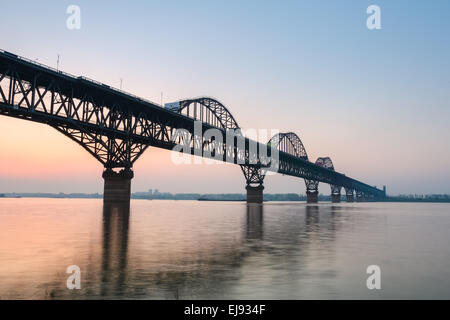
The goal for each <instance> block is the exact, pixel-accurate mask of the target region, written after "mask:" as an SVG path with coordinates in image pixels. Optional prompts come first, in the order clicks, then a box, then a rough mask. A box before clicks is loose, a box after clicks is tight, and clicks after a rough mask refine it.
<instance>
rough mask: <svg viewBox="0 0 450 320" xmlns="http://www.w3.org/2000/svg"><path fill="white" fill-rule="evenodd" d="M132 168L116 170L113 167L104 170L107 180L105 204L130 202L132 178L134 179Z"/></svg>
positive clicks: (104, 176) (104, 196)
mask: <svg viewBox="0 0 450 320" xmlns="http://www.w3.org/2000/svg"><path fill="white" fill-rule="evenodd" d="M133 176H134V174H133V171H132V170H125V169H124V170H121V171H120V172H115V171H113V170H111V169H106V170H105V171H104V172H103V179H104V180H105V188H104V192H103V203H104V204H105V205H111V204H114V205H115V204H124V205H127V204H128V205H129V204H130V196H131V179H133Z"/></svg>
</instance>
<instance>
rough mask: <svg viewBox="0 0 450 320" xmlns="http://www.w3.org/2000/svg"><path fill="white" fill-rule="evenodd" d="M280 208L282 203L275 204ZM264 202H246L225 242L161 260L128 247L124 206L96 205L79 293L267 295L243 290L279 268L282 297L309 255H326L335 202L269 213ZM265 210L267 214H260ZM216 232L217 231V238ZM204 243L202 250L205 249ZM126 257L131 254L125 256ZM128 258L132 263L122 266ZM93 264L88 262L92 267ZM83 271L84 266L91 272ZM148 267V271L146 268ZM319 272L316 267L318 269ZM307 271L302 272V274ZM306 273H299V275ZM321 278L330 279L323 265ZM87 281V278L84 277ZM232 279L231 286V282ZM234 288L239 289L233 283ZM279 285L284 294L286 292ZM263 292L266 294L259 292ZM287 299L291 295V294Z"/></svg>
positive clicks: (177, 296) (164, 296)
mask: <svg viewBox="0 0 450 320" xmlns="http://www.w3.org/2000/svg"><path fill="white" fill-rule="evenodd" d="M280 206H281V207H283V205H280ZM275 208H276V209H277V210H279V208H278V207H277V206H274V205H272V204H266V205H258V204H250V205H246V209H245V210H246V213H245V219H244V220H243V222H242V231H243V232H242V236H241V238H240V239H239V240H238V241H234V242H232V243H230V244H227V245H221V244H220V242H218V243H212V244H208V243H206V244H205V246H206V247H207V249H206V250H203V249H202V250H200V248H199V249H198V250H196V248H192V252H190V255H189V256H188V258H187V259H186V257H184V256H182V255H180V256H179V257H177V256H175V257H173V258H171V260H170V261H164V262H163V261H162V262H161V265H160V266H158V265H138V264H137V263H136V259H137V258H136V254H137V255H139V253H137V252H136V251H135V250H133V252H132V253H130V246H129V233H130V210H129V208H128V207H124V206H120V205H118V206H114V205H112V206H105V207H104V208H103V224H102V229H103V232H102V248H101V275H100V276H99V277H96V278H95V279H94V278H93V279H91V280H90V282H96V281H97V282H100V283H97V284H95V285H94V284H92V283H91V284H89V283H88V286H89V285H90V286H91V288H98V292H95V291H97V290H87V291H86V292H85V294H86V296H85V298H121V297H122V298H124V297H125V298H145V299H197V298H205V299H214V298H217V299H221V298H233V297H236V298H252V297H255V298H260V297H261V298H264V297H275V296H278V297H280V295H279V294H278V295H277V294H276V291H277V290H281V289H280V288H277V286H274V287H273V288H272V289H271V290H274V292H270V291H269V292H267V290H266V291H265V292H257V293H255V294H256V295H254V296H253V295H252V294H251V293H250V292H251V291H252V290H254V289H255V288H257V287H258V285H259V284H258V282H261V281H262V282H265V281H273V279H272V280H270V279H271V278H272V277H273V274H272V272H273V273H274V274H277V272H276V269H279V270H281V271H282V272H281V274H280V273H279V272H278V275H279V276H280V279H279V280H280V286H281V287H282V288H284V289H283V290H285V291H284V292H283V294H284V295H286V296H284V295H282V296H281V297H285V298H288V297H289V294H295V293H294V292H290V291H291V290H292V287H291V286H289V285H288V284H289V283H298V282H299V281H301V279H302V276H303V275H302V272H304V270H305V269H308V268H307V267H308V264H309V263H310V262H311V261H310V259H316V258H315V257H314V256H315V255H316V254H317V251H318V250H319V251H320V256H322V257H326V259H328V260H330V261H328V262H327V263H331V262H332V261H331V260H333V256H334V254H333V251H334V239H335V236H336V231H337V230H338V229H339V225H340V222H339V220H340V215H339V211H340V210H341V209H342V207H340V206H319V205H303V204H301V205H290V206H285V210H284V211H283V212H282V213H281V214H279V215H277V214H274V209H275ZM266 212H267V216H266ZM218 237H220V235H218ZM209 245H210V247H208V246H209ZM130 254H131V257H130ZM130 258H131V259H132V260H133V261H134V262H132V263H129V260H130ZM93 268H95V267H93ZM93 268H90V269H93ZM147 268H148V269H147ZM308 272H311V271H308ZM320 272H323V271H320ZM309 275H310V274H309ZM304 276H305V277H306V276H307V275H306V274H305V275H304ZM320 276H321V277H325V278H326V277H334V276H335V274H334V271H333V270H331V269H330V270H326V271H325V272H323V274H320ZM88 281H89V280H88ZM237 283H240V285H239V286H236V284H237ZM237 287H239V288H237ZM286 290H287V291H286ZM266 295H267V296H266ZM292 297H295V295H293V296H292Z"/></svg>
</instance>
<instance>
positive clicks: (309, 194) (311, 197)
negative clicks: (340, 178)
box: [306, 190, 319, 203]
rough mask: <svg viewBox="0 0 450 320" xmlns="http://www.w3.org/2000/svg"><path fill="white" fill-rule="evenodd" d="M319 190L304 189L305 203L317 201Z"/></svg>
mask: <svg viewBox="0 0 450 320" xmlns="http://www.w3.org/2000/svg"><path fill="white" fill-rule="evenodd" d="M318 202H319V191H318V190H314V191H311V190H306V203H318Z"/></svg>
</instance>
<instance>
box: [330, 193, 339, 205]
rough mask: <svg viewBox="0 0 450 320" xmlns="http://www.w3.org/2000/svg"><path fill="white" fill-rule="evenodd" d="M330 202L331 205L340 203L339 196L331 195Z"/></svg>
mask: <svg viewBox="0 0 450 320" xmlns="http://www.w3.org/2000/svg"><path fill="white" fill-rule="evenodd" d="M331 202H332V203H339V202H341V194H340V193H339V194H332V195H331Z"/></svg>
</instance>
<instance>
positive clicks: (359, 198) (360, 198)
mask: <svg viewBox="0 0 450 320" xmlns="http://www.w3.org/2000/svg"><path fill="white" fill-rule="evenodd" d="M364 201H365V198H364V193H362V192H361V191H356V202H364Z"/></svg>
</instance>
